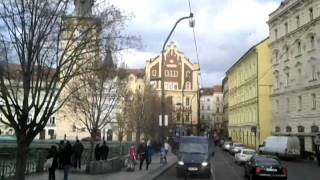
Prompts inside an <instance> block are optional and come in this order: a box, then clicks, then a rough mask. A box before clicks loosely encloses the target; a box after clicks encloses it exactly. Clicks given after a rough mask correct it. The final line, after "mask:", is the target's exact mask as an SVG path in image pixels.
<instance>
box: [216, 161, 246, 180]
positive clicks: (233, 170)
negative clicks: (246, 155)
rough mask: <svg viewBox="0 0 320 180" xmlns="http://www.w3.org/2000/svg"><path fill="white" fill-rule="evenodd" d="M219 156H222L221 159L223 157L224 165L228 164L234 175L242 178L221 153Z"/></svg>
mask: <svg viewBox="0 0 320 180" xmlns="http://www.w3.org/2000/svg"><path fill="white" fill-rule="evenodd" d="M221 157H222V159H223V163H224V164H226V165H228V166H229V168H231V169H232V172H233V173H234V174H235V175H236V177H237V178H238V179H240V180H242V179H241V177H240V175H239V174H238V173H237V171H236V170H235V169H234V168H233V167H232V166H231V164H230V163H229V162H228V161H227V160H226V159H225V158H224V157H223V155H222V156H221Z"/></svg>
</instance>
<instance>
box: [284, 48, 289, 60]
mask: <svg viewBox="0 0 320 180" xmlns="http://www.w3.org/2000/svg"><path fill="white" fill-rule="evenodd" d="M285 53H286V60H288V59H289V47H286V48H285Z"/></svg>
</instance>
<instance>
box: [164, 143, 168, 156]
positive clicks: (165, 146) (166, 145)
mask: <svg viewBox="0 0 320 180" xmlns="http://www.w3.org/2000/svg"><path fill="white" fill-rule="evenodd" d="M164 150H165V153H166V156H167V155H168V153H169V143H168V142H167V141H166V142H164Z"/></svg>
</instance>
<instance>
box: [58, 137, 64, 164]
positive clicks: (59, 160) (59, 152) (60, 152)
mask: <svg viewBox="0 0 320 180" xmlns="http://www.w3.org/2000/svg"><path fill="white" fill-rule="evenodd" d="M63 149H64V141H60V143H59V145H58V168H59V169H63V163H62V155H63Z"/></svg>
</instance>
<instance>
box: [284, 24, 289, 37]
mask: <svg viewBox="0 0 320 180" xmlns="http://www.w3.org/2000/svg"><path fill="white" fill-rule="evenodd" d="M284 29H285V32H286V34H288V32H289V27H288V23H284Z"/></svg>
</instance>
